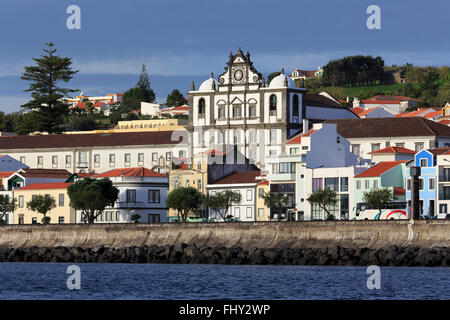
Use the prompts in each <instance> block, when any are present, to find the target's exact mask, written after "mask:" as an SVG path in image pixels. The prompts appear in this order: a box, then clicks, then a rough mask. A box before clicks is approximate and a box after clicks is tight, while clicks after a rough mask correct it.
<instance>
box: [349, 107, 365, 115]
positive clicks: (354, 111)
mask: <svg viewBox="0 0 450 320" xmlns="http://www.w3.org/2000/svg"><path fill="white" fill-rule="evenodd" d="M350 110H351V111H353V113H355V114H357V115H358V116H359V114H360V113H363V112H364V110H365V109H364V108H361V107H356V108H351V109H350Z"/></svg>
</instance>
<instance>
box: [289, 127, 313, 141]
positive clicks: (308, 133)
mask: <svg viewBox="0 0 450 320" xmlns="http://www.w3.org/2000/svg"><path fill="white" fill-rule="evenodd" d="M317 131H318V130H317V129H312V130H309V131H308V132H306V133H300V134H297V135H296V136H294V137H293V138H291V139H290V140H288V142H286V144H300V143H301V142H302V137H310V136H311V135H312V134H313V133H314V132H317Z"/></svg>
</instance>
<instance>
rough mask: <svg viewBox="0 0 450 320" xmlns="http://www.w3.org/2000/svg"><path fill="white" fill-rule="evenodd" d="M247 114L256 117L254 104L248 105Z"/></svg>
mask: <svg viewBox="0 0 450 320" xmlns="http://www.w3.org/2000/svg"><path fill="white" fill-rule="evenodd" d="M249 116H250V117H256V106H255V105H250V107H249Z"/></svg>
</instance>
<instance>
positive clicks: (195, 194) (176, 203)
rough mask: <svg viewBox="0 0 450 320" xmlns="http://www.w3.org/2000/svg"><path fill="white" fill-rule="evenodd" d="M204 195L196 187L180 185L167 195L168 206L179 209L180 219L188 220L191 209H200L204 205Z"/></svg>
mask: <svg viewBox="0 0 450 320" xmlns="http://www.w3.org/2000/svg"><path fill="white" fill-rule="evenodd" d="M202 200H203V195H202V194H201V193H200V191H198V190H197V189H195V188H192V187H187V188H185V187H180V188H177V189H175V190H173V191H171V192H170V193H169V195H168V196H167V201H166V204H167V207H168V208H172V209H175V210H177V214H178V220H180V215H181V221H183V222H186V219H187V216H188V214H189V212H190V211H192V210H195V209H198V208H200V207H201V205H202Z"/></svg>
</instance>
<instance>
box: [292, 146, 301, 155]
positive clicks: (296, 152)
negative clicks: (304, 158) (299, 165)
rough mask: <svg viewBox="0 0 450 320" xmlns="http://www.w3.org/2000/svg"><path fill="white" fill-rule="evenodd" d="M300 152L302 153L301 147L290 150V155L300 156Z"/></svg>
mask: <svg viewBox="0 0 450 320" xmlns="http://www.w3.org/2000/svg"><path fill="white" fill-rule="evenodd" d="M299 152H300V148H299V147H296V148H291V149H290V150H289V153H290V154H298V153H299Z"/></svg>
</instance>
